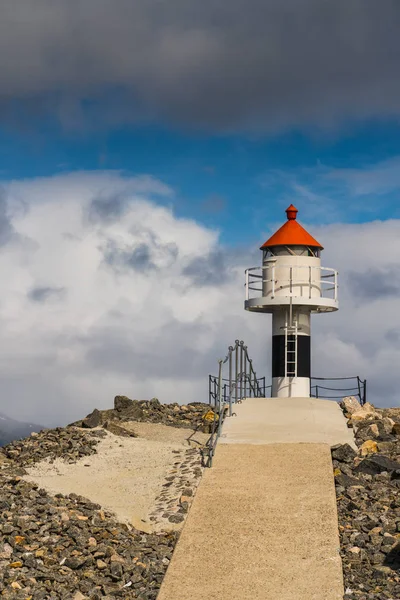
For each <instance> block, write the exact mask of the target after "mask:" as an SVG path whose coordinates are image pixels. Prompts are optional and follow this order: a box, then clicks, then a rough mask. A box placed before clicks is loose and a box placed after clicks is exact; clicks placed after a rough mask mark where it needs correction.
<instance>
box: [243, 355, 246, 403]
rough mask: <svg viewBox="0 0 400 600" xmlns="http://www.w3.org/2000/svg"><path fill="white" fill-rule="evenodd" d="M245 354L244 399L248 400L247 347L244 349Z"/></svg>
mask: <svg viewBox="0 0 400 600" xmlns="http://www.w3.org/2000/svg"><path fill="white" fill-rule="evenodd" d="M243 352H244V392H243V394H244V397H245V398H247V346H244V347H243Z"/></svg>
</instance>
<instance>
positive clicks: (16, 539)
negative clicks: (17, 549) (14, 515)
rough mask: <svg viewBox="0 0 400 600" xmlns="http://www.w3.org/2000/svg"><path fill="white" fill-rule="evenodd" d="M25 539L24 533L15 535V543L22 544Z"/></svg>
mask: <svg viewBox="0 0 400 600" xmlns="http://www.w3.org/2000/svg"><path fill="white" fill-rule="evenodd" d="M24 540H25V538H24V536H23V535H16V536H15V543H16V544H22V542H23V541H24Z"/></svg>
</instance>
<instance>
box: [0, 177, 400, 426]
mask: <svg viewBox="0 0 400 600" xmlns="http://www.w3.org/2000/svg"><path fill="white" fill-rule="evenodd" d="M4 190H5V192H4V193H5V198H6V200H7V206H8V213H7V214H8V215H10V219H11V224H12V227H13V228H14V232H15V234H14V236H13V237H11V238H10V239H9V240H8V241H7V243H6V244H5V245H3V246H2V248H1V251H0V280H1V281H2V295H1V297H0V336H1V340H2V344H1V346H0V394H1V398H2V403H1V405H2V406H1V409H2V410H3V411H4V412H6V413H8V414H9V415H10V416H12V417H16V418H20V419H29V420H32V421H39V422H43V423H45V424H46V423H56V422H59V423H65V422H68V421H72V420H73V419H77V418H80V417H82V416H83V415H85V414H87V413H88V412H89V411H90V410H92V409H93V408H94V407H98V408H105V407H108V406H110V405H111V404H112V399H113V396H115V395H116V394H126V395H129V396H131V397H134V398H149V397H152V396H157V397H159V398H160V400H161V401H163V402H171V401H181V402H189V401H194V400H205V399H206V398H207V376H208V373H209V372H216V366H217V359H218V358H219V357H221V356H224V355H225V352H226V349H227V346H228V345H229V344H231V343H233V341H234V340H235V339H236V338H238V339H244V340H245V342H246V343H247V344H248V347H249V350H250V354H251V355H252V356H253V358H254V363H255V366H256V368H257V370H258V373H259V375H263V374H266V375H269V357H270V343H271V340H270V335H271V327H270V317H268V316H265V315H258V314H249V313H246V312H245V311H244V310H243V283H244V276H243V271H244V269H245V268H246V267H249V266H255V265H254V263H253V258H252V256H254V248H250V249H249V251H248V253H246V252H244V253H243V255H241V256H238V253H237V251H235V250H228V249H226V248H224V247H223V246H221V244H220V242H219V237H218V232H216V231H213V230H210V229H208V228H207V227H205V226H203V225H201V224H199V223H196V222H194V221H193V220H190V219H182V218H177V217H176V216H175V215H174V214H173V211H172V210H171V208H169V207H168V206H165V205H164V204H165V197H166V198H167V200H168V198H169V197H170V196H171V194H172V191H171V190H169V189H168V188H167V187H166V186H163V184H162V183H161V182H158V181H155V180H153V179H152V178H147V179H146V180H144V179H143V178H138V179H137V178H127V177H124V176H123V175H121V174H118V173H98V174H87V173H78V174H73V175H63V176H59V177H52V178H49V179H37V180H32V181H22V182H10V183H6V184H4ZM160 194H161V196H160ZM310 230H311V232H312V233H313V234H314V235H315V236H316V237H317V239H320V241H321V242H322V243H323V244H324V246H325V248H326V250H325V252H324V257H323V263H324V265H326V266H331V267H335V268H338V269H339V270H340V278H341V279H340V283H341V288H340V299H341V308H340V311H339V313H335V314H332V315H318V316H315V317H314V318H313V332H314V334H313V354H314V366H313V371H314V374H316V375H317V374H318V375H330V376H339V375H356V374H360V375H361V376H363V377H367V378H368V379H369V385H370V390H371V394H372V396H371V400H372V401H374V400H375V401H377V402H378V403H383V404H398V403H399V402H398V399H397V368H398V367H397V365H398V364H399V362H400V314H399V311H398V300H397V289H399V290H400V284H398V280H397V279H396V277H397V275H398V270H396V269H397V263H398V256H399V254H400V221H396V220H392V221H387V222H373V223H367V224H363V225H343V224H341V225H332V226H325V227H312V228H310ZM255 245H256V241H255ZM196 268H197V269H198V271H196ZM397 285H398V287H396V286H397ZM355 286H356V287H355Z"/></svg>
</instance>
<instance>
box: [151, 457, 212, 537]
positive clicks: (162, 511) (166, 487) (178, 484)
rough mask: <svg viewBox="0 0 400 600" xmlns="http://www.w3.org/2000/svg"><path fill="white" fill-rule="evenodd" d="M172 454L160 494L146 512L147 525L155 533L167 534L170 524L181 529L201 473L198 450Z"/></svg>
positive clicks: (201, 467)
mask: <svg viewBox="0 0 400 600" xmlns="http://www.w3.org/2000/svg"><path fill="white" fill-rule="evenodd" d="M172 452H173V454H174V455H175V458H176V461H175V462H174V464H173V465H172V467H171V469H170V470H169V472H168V473H167V475H166V478H165V483H164V484H163V491H162V492H161V493H160V495H159V496H158V497H157V499H156V502H155V504H154V507H153V508H152V509H150V511H149V516H150V521H152V523H154V525H155V529H156V530H158V531H167V530H170V529H171V524H172V523H173V524H177V525H180V526H183V523H184V521H185V518H186V514H187V512H188V510H189V508H190V505H191V504H192V500H193V498H194V495H195V493H196V490H197V487H198V485H199V483H200V479H201V475H202V473H203V466H202V456H201V452H200V450H198V449H197V448H189V449H187V450H183V449H182V450H173V451H172ZM180 526H179V527H176V529H180V528H181V527H180ZM174 529H175V528H174Z"/></svg>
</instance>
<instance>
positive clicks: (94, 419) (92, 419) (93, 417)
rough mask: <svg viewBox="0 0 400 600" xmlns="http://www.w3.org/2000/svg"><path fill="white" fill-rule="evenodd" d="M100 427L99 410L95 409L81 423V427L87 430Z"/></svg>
mask: <svg viewBox="0 0 400 600" xmlns="http://www.w3.org/2000/svg"><path fill="white" fill-rule="evenodd" d="M100 425H101V413H100V411H99V410H97V408H95V409H94V411H93V412H91V413H90V415H88V416H87V417H86V418H85V419H83V421H82V426H83V427H88V428H89V429H92V428H93V427H99V426H100Z"/></svg>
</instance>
